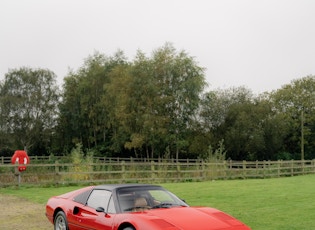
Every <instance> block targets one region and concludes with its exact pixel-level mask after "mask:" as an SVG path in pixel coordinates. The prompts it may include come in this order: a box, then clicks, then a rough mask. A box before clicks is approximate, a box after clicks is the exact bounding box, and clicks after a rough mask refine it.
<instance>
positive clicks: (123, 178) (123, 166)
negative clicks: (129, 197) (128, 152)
mask: <svg viewBox="0 0 315 230" xmlns="http://www.w3.org/2000/svg"><path fill="white" fill-rule="evenodd" d="M125 163H126V162H125V161H124V160H123V161H121V173H122V175H121V179H122V183H125V179H126V178H125V177H126V175H125V171H126V164H125Z"/></svg>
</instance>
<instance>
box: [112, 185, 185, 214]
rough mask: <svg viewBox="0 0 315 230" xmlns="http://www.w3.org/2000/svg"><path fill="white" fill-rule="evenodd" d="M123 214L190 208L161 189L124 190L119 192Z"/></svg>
mask: <svg viewBox="0 0 315 230" xmlns="http://www.w3.org/2000/svg"><path fill="white" fill-rule="evenodd" d="M117 198H118V203H119V207H120V210H121V212H133V211H141V210H145V209H158V208H172V207H178V206H184V207H186V206H188V205H187V204H186V203H185V202H184V201H182V200H181V199H179V198H178V197H176V196H175V195H174V194H172V193H171V192H169V191H167V190H164V189H163V188H160V187H133V188H123V189H120V190H119V191H118V192H117Z"/></svg>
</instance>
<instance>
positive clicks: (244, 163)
mask: <svg viewBox="0 0 315 230" xmlns="http://www.w3.org/2000/svg"><path fill="white" fill-rule="evenodd" d="M243 179H246V161H245V160H243Z"/></svg>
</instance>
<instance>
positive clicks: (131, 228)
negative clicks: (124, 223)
mask: <svg viewBox="0 0 315 230" xmlns="http://www.w3.org/2000/svg"><path fill="white" fill-rule="evenodd" d="M123 230H135V229H134V228H133V227H127V228H124V229H123Z"/></svg>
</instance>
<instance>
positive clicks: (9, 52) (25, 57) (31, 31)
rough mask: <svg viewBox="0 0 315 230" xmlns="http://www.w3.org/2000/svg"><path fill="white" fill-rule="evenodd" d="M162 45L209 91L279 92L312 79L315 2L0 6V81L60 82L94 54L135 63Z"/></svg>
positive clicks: (87, 0) (16, 0)
mask: <svg viewBox="0 0 315 230" xmlns="http://www.w3.org/2000/svg"><path fill="white" fill-rule="evenodd" d="M166 42H170V43H172V44H173V46H174V47H175V48H176V49H177V50H178V51H180V50H185V51H186V52H187V53H188V54H189V55H190V56H193V57H195V60H196V61H197V62H198V63H199V65H200V66H202V67H205V68H206V69H207V71H206V80H207V82H208V84H209V87H210V89H216V88H221V89H223V88H228V87H232V86H233V87H238V86H245V87H247V88H249V89H251V90H252V91H253V92H254V93H261V92H263V91H271V90H275V89H279V88H281V86H283V85H284V84H289V83H290V82H291V80H293V79H298V78H301V77H305V76H307V75H311V74H312V75H315V1H314V0H1V1H0V80H3V79H4V75H5V73H7V72H8V70H9V69H13V68H20V67H23V66H27V67H31V68H48V69H50V70H52V71H54V72H55V73H56V74H57V76H58V80H59V82H60V83H62V82H63V78H64V77H65V76H66V75H67V73H68V70H69V68H70V69H73V70H77V69H78V68H79V67H81V66H82V65H83V62H84V59H85V58H87V57H88V56H89V55H92V54H93V53H94V51H99V52H101V53H104V54H106V55H108V56H111V55H113V54H114V53H115V52H116V51H117V50H118V49H121V50H123V51H124V52H125V55H126V56H127V57H128V58H129V60H133V59H134V55H135V54H136V51H137V50H138V49H140V50H142V51H143V52H145V53H146V54H147V55H148V56H150V55H151V52H152V51H153V50H155V49H157V48H160V47H162V46H163V45H164V44H165V43H166Z"/></svg>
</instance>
